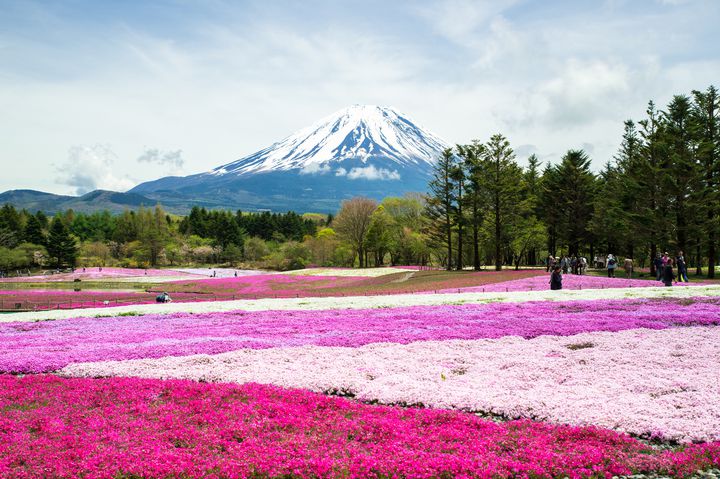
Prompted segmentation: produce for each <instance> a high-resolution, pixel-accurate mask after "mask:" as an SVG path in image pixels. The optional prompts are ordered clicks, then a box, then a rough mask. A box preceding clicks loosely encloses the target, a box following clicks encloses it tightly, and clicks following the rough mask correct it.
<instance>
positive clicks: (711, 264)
mask: <svg viewBox="0 0 720 479" xmlns="http://www.w3.org/2000/svg"><path fill="white" fill-rule="evenodd" d="M714 236H715V234H714V233H711V235H710V239H709V244H708V278H709V279H714V278H715V254H716V253H715V238H714Z"/></svg>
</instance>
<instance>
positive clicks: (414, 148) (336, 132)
mask: <svg viewBox="0 0 720 479" xmlns="http://www.w3.org/2000/svg"><path fill="white" fill-rule="evenodd" d="M447 147H448V144H447V143H446V142H444V141H443V140H441V139H440V138H438V137H437V136H435V135H433V134H432V133H430V132H429V131H427V130H425V129H423V128H422V127H420V126H418V125H417V124H415V123H414V122H412V121H411V120H410V119H409V118H408V117H407V116H405V115H403V114H401V113H399V112H397V111H396V110H394V109H392V108H386V107H379V106H369V105H353V106H350V107H348V108H345V109H343V110H340V111H338V112H335V113H333V114H332V115H330V116H328V117H326V118H323V119H321V120H319V121H318V122H316V123H314V124H313V125H311V126H309V127H307V128H303V129H301V130H299V131H297V132H296V133H294V134H292V135H290V136H288V137H287V138H285V139H283V140H281V141H279V142H277V143H274V144H272V145H270V146H269V147H267V148H265V149H263V150H260V151H258V152H256V153H253V154H251V155H249V156H246V157H244V158H241V159H239V160H237V161H234V162H232V163H228V164H226V165H222V166H219V167H217V168H214V169H212V170H210V171H208V172H205V173H200V174H196V175H191V176H185V177H173V176H170V177H165V178H161V179H159V180H155V181H150V182H146V183H142V184H140V185H138V186H136V187H135V188H133V189H132V190H130V192H131V193H136V194H141V195H143V196H145V197H148V198H151V199H153V200H157V201H160V202H162V204H163V205H167V206H170V207H173V209H175V210H177V209H178V208H179V207H181V206H185V208H188V207H190V206H192V205H202V206H206V207H211V208H212V207H223V208H242V209H249V210H258V209H270V210H274V211H281V210H295V211H316V212H334V211H336V210H337V208H338V206H339V204H340V202H341V201H342V200H344V199H347V198H352V197H353V196H359V195H362V196H369V197H371V198H376V199H381V198H383V197H385V196H396V195H402V194H403V193H405V192H409V191H420V192H422V191H425V190H426V188H427V182H428V180H429V178H430V174H431V171H432V166H433V164H434V163H435V161H436V160H437V158H438V156H439V155H440V153H441V152H442V150H443V149H445V148H447Z"/></svg>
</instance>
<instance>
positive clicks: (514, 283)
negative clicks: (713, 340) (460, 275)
mask: <svg viewBox="0 0 720 479" xmlns="http://www.w3.org/2000/svg"><path fill="white" fill-rule="evenodd" d="M699 284H703V283H697V282H694V283H677V284H676V285H675V286H677V287H688V286H698V285H699ZM653 286H662V284H661V283H660V282H658V281H655V280H650V279H626V278H606V277H603V276H587V275H575V274H564V275H563V289H565V290H568V289H571V290H575V289H583V290H586V289H607V288H648V287H653ZM459 289H460V291H461V292H464V293H473V292H475V293H477V292H482V291H485V292H503V291H542V290H545V289H548V276H547V275H539V276H534V277H530V278H522V279H515V280H510V281H502V282H499V283H491V284H487V285H481V286H468V287H463V288H459ZM457 291H458V290H457V289H444V290H440V292H441V293H456V292H457Z"/></svg>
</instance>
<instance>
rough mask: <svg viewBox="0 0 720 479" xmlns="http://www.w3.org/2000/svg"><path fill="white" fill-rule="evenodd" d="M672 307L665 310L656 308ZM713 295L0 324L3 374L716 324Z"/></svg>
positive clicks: (718, 303) (718, 307)
mask: <svg viewBox="0 0 720 479" xmlns="http://www.w3.org/2000/svg"><path fill="white" fill-rule="evenodd" d="M667 310H673V311H674V313H673V314H672V315H668V314H662V313H659V311H667ZM719 311H720V298H696V299H694V300H670V299H665V300H647V299H642V300H618V301H615V302H612V303H605V302H598V301H572V302H563V303H551V302H538V303H492V304H485V305H460V306H454V305H449V306H415V307H409V308H380V309H370V310H352V309H351V310H325V311H256V312H246V311H235V312H226V313H206V314H189V313H176V314H171V315H146V316H142V317H136V316H119V317H112V318H77V319H68V320H64V321H46V322H39V323H30V324H29V323H23V322H19V323H4V324H0V341H1V342H2V344H3V345H4V347H3V349H2V350H0V372H4V373H39V372H51V371H55V370H57V369H59V368H62V367H64V366H66V365H68V364H71V363H75V362H92V361H102V360H123V359H142V358H159V357H163V356H188V355H192V354H199V353H206V354H217V353H222V352H227V351H234V350H238V349H244V348H251V349H267V348H280V347H294V346H305V345H318V346H346V347H357V346H363V345H366V344H370V343H378V342H395V343H409V342H413V341H427V340H447V339H482V338H501V337H503V336H520V337H525V338H532V337H536V336H540V335H562V336H568V335H573V334H577V333H581V332H586V331H621V330H626V329H634V328H648V329H662V328H667V327H670V326H673V325H686V326H687V325H698V324H700V325H713V324H718V323H720V314H718V312H719Z"/></svg>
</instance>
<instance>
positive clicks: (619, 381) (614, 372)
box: [60, 327, 720, 442]
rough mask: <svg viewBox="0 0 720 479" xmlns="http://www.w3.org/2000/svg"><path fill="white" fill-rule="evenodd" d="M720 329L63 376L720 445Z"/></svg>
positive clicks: (160, 362)
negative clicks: (241, 386) (189, 384)
mask: <svg viewBox="0 0 720 479" xmlns="http://www.w3.org/2000/svg"><path fill="white" fill-rule="evenodd" d="M718 364H720V327H686V328H674V329H666V330H649V329H635V330H626V331H621V332H614V333H613V332H593V333H583V334H578V335H575V336H540V337H537V338H534V339H530V340H525V339H522V338H520V337H517V336H506V337H503V338H500V339H486V340H472V341H462V340H451V341H427V342H415V343H410V344H404V345H401V344H394V343H374V344H369V345H366V346H362V347H358V348H346V347H322V346H305V347H297V348H275V349H260V350H252V349H244V350H240V351H234V352H230V353H224V354H218V355H195V356H184V357H166V358H161V359H142V360H127V361H104V362H96V363H76V364H72V365H69V366H66V367H65V368H64V369H62V370H61V371H60V374H61V375H65V376H82V377H105V376H137V377H144V378H161V379H167V378H181V379H193V380H202V381H210V382H235V383H247V382H257V383H265V384H275V385H278V386H284V387H293V388H306V389H310V390H312V391H318V392H325V393H343V394H352V395H355V396H356V397H357V398H358V399H361V400H365V401H378V402H381V403H386V404H398V403H399V404H423V405H425V406H428V407H437V408H453V409H463V410H469V411H476V412H483V413H487V414H495V415H502V416H505V417H508V418H532V419H537V420H547V421H552V422H557V423H565V424H572V425H594V426H598V427H604V428H610V429H616V430H620V431H625V432H628V433H631V434H635V435H639V436H646V437H660V438H663V439H666V440H677V441H682V442H690V441H718V440H720V369H718V368H717V365H718Z"/></svg>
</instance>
